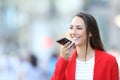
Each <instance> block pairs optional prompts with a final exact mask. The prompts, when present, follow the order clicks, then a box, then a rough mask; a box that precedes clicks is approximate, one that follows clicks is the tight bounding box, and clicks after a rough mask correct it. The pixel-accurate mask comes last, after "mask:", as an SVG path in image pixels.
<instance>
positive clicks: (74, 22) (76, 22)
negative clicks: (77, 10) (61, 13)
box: [71, 16, 85, 25]
mask: <svg viewBox="0 0 120 80" xmlns="http://www.w3.org/2000/svg"><path fill="white" fill-rule="evenodd" d="M71 25H85V22H84V20H83V19H82V18H81V17H78V16H75V17H74V18H73V19H72V21H71Z"/></svg>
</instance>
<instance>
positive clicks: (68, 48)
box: [61, 42, 75, 59]
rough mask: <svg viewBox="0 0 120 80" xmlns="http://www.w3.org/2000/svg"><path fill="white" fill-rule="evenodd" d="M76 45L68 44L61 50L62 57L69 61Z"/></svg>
mask: <svg viewBox="0 0 120 80" xmlns="http://www.w3.org/2000/svg"><path fill="white" fill-rule="evenodd" d="M74 46H75V44H74V43H71V42H68V43H66V44H65V45H64V46H63V47H62V49H61V56H62V57H63V58H65V59H68V58H69V57H70V55H71V53H72V51H73V49H74Z"/></svg>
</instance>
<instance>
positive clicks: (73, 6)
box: [0, 0, 120, 80]
mask: <svg viewBox="0 0 120 80" xmlns="http://www.w3.org/2000/svg"><path fill="white" fill-rule="evenodd" d="M79 11H84V12H89V13H91V14H92V15H93V16H94V17H95V18H96V20H97V22H98V25H99V29H100V33H101V38H102V41H103V43H104V46H105V49H106V50H107V51H109V50H111V49H115V50H118V51H119V50H120V0H0V80H19V79H18V74H19V73H20V70H21V67H20V66H21V65H22V62H23V61H28V60H26V59H25V58H27V56H28V55H29V54H31V53H32V54H34V55H35V56H36V58H37V61H38V66H39V70H38V71H39V72H40V78H39V80H49V79H50V76H51V75H52V73H53V70H54V66H55V62H56V59H57V56H58V54H59V45H58V44H57V43H56V40H57V39H60V38H62V37H63V36H66V35H65V33H66V32H67V30H68V28H69V25H70V22H71V19H72V17H73V16H74V15H75V14H76V13H77V12H79ZM22 67H23V66H22ZM22 69H23V68H22ZM25 71H28V72H29V70H25ZM34 80H35V79H34ZM36 80H37V79H36Z"/></svg>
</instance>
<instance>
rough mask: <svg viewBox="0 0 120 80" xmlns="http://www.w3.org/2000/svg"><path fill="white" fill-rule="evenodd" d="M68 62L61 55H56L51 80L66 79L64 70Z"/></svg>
mask: <svg viewBox="0 0 120 80" xmlns="http://www.w3.org/2000/svg"><path fill="white" fill-rule="evenodd" d="M67 64H68V60H65V59H63V58H62V57H61V56H58V60H57V62H56V66H55V70H54V73H53V75H52V77H51V80H66V79H65V71H66V67H67Z"/></svg>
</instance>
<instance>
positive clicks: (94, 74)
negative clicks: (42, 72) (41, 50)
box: [51, 12, 118, 80]
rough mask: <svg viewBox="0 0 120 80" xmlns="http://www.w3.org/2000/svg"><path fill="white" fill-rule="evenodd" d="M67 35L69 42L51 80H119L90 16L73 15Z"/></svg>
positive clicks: (93, 20)
mask: <svg viewBox="0 0 120 80" xmlns="http://www.w3.org/2000/svg"><path fill="white" fill-rule="evenodd" d="M69 35H70V37H71V39H72V43H71V42H68V43H66V44H65V45H64V46H63V47H62V49H61V52H60V56H59V57H58V60H57V63H56V68H55V71H54V73H53V75H52V77H51V80H118V64H117V62H116V59H115V57H113V56H111V55H110V54H107V52H105V50H104V48H103V44H102V41H101V38H100V34H99V30H98V25H97V22H96V20H95V19H94V17H93V16H92V15H90V14H88V13H82V12H79V13H78V14H76V15H75V16H74V17H73V19H72V22H71V26H70V32H69Z"/></svg>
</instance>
